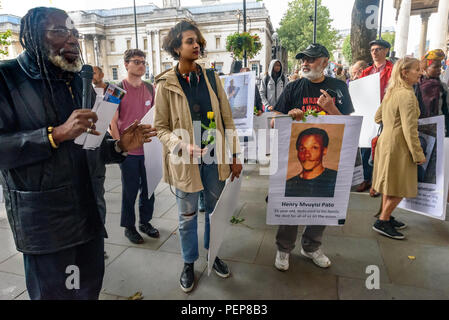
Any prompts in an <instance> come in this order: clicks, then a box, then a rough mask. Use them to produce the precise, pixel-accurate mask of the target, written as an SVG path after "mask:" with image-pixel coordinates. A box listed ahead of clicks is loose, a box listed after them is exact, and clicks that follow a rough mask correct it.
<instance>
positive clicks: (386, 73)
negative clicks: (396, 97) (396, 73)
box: [360, 60, 393, 102]
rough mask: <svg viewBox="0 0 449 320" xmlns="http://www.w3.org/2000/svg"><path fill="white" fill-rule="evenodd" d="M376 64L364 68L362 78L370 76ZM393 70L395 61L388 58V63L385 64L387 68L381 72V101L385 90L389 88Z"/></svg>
mask: <svg viewBox="0 0 449 320" xmlns="http://www.w3.org/2000/svg"><path fill="white" fill-rule="evenodd" d="M373 68H374V65H372V66H370V67H368V68H366V69H365V70H363V73H362V76H361V77H360V78H363V77H366V76H369V75H370V74H371V71H372V70H373ZM391 71H393V63H392V62H391V61H389V60H387V64H386V65H385V68H384V69H383V70H382V72H381V73H380V101H381V102H382V100H383V99H384V95H385V91H386V89H387V85H388V81H389V80H390V77H391Z"/></svg>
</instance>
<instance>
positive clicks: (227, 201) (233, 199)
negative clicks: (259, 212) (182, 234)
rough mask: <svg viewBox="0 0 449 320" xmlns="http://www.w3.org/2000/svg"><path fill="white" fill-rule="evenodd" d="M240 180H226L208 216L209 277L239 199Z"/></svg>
mask: <svg viewBox="0 0 449 320" xmlns="http://www.w3.org/2000/svg"><path fill="white" fill-rule="evenodd" d="M241 188H242V178H240V179H234V181H233V182H231V179H228V181H227V183H226V186H225V187H224V189H223V192H222V193H221V196H220V199H218V201H217V204H216V206H215V209H214V211H213V212H212V214H211V215H210V241H209V252H208V264H207V275H208V276H209V275H210V272H211V270H212V266H213V265H214V261H215V258H216V257H217V254H218V250H219V249H220V246H221V244H222V243H223V240H224V236H225V234H226V230H227V228H228V227H229V221H230V220H231V218H232V216H233V215H234V212H235V210H236V209H237V205H238V203H239V198H240V189H241Z"/></svg>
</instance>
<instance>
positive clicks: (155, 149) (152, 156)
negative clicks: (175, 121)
mask: <svg viewBox="0 0 449 320" xmlns="http://www.w3.org/2000/svg"><path fill="white" fill-rule="evenodd" d="M155 108H156V107H155V106H154V107H153V108H151V109H150V110H149V111H148V112H147V114H146V115H145V116H144V117H143V118H142V120H141V121H140V122H141V124H151V125H153V120H154V110H155ZM143 152H144V155H145V171H146V175H147V185H148V198H151V196H152V195H153V193H154V190H156V187H157V185H158V184H159V182H160V181H161V179H162V162H163V161H164V159H162V143H161V142H160V141H159V139H158V137H152V138H151V142H149V143H145V144H144V145H143Z"/></svg>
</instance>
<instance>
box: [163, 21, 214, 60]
mask: <svg viewBox="0 0 449 320" xmlns="http://www.w3.org/2000/svg"><path fill="white" fill-rule="evenodd" d="M188 30H192V31H194V32H195V33H196V35H197V37H198V43H199V45H200V53H201V55H204V50H205V48H206V39H204V37H203V35H202V34H201V31H200V29H199V28H198V26H197V25H196V23H195V22H194V21H192V20H182V21H181V22H178V23H177V24H176V25H175V26H174V27H173V28H171V29H170V31H169V32H168V35H167V36H166V37H165V38H164V42H163V44H162V48H163V49H164V50H165V51H167V52H168V53H170V55H171V56H172V57H173V59H175V60H179V58H180V57H179V55H178V54H177V53H176V49H178V48H180V47H181V45H182V33H183V32H184V31H188Z"/></svg>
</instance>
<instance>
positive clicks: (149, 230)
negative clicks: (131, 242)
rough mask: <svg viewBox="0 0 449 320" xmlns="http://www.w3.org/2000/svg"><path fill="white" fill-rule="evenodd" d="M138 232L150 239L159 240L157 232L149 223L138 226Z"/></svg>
mask: <svg viewBox="0 0 449 320" xmlns="http://www.w3.org/2000/svg"><path fill="white" fill-rule="evenodd" d="M139 230H140V231H141V232H143V233H145V234H147V235H148V236H149V237H151V238H159V231H158V230H157V229H156V228H154V227H153V226H152V225H151V223H149V222H148V223H146V224H141V225H139Z"/></svg>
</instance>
